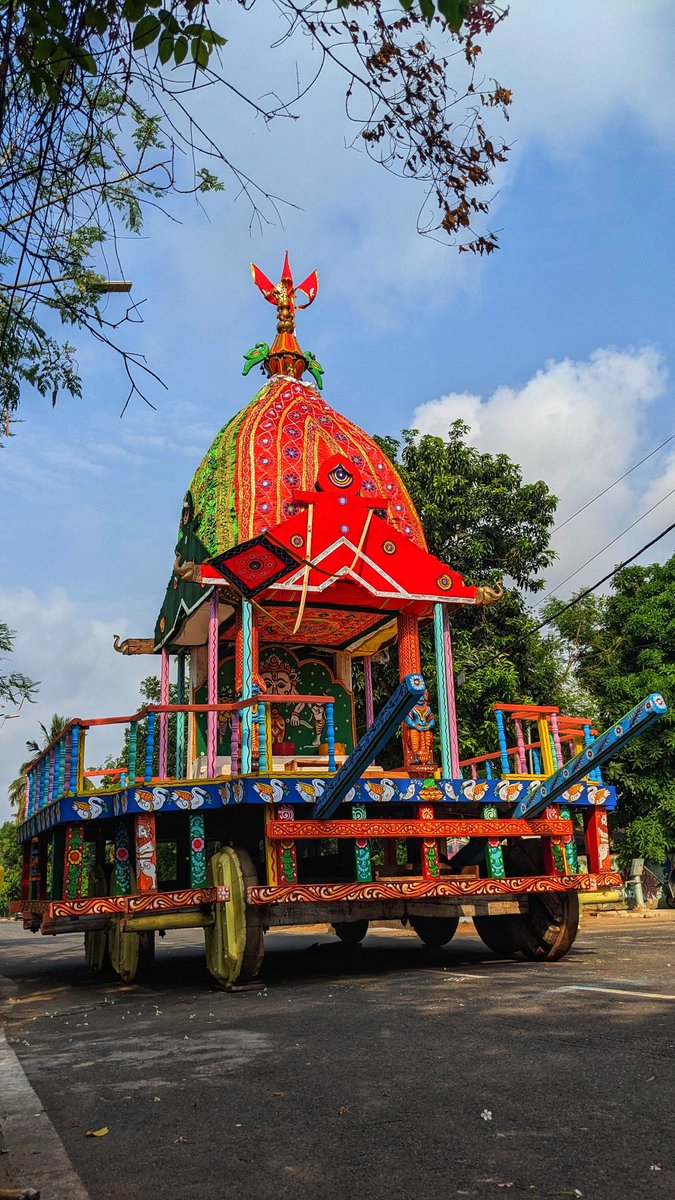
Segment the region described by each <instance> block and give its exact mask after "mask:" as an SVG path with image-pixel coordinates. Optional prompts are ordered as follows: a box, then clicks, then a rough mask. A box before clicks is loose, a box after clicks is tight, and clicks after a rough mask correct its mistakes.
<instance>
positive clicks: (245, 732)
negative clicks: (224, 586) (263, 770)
mask: <svg viewBox="0 0 675 1200" xmlns="http://www.w3.org/2000/svg"><path fill="white" fill-rule="evenodd" d="M253 640H254V634H253V605H252V604H251V602H250V600H244V599H242V601H241V626H240V637H238V638H237V643H236V645H237V647H239V648H240V649H239V653H240V656H241V662H240V664H237V663H235V675H239V670H237V667H240V672H241V691H240V697H241V699H242V700H246V699H248V697H249V696H252V695H253V675H254V663H253V649H254V647H253ZM239 737H240V744H239V755H240V761H241V773H242V775H247V774H248V773H249V772H250V771H251V768H252V765H253V712H252V710H251V708H250V707H248V708H244V709H242V712H241V720H240V726H239Z"/></svg>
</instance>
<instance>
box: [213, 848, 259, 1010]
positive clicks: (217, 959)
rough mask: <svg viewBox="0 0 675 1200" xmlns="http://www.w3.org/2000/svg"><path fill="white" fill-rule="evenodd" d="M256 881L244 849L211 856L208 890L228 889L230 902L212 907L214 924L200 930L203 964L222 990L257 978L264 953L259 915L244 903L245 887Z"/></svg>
mask: <svg viewBox="0 0 675 1200" xmlns="http://www.w3.org/2000/svg"><path fill="white" fill-rule="evenodd" d="M257 882H258V879H257V875H256V870H255V867H254V865H253V860H252V858H251V856H250V854H248V852H247V851H246V850H242V849H241V848H240V847H234V846H227V847H225V849H224V850H219V851H218V853H217V854H214V855H213V857H212V859H211V861H210V863H209V868H208V883H209V886H210V887H228V888H229V889H230V899H229V900H223V901H222V902H219V903H216V904H215V905H214V923H213V925H211V926H208V927H207V928H206V929H205V930H204V938H205V942H206V965H207V967H208V969H209V971H210V972H211V974H212V975H213V978H214V979H217V980H218V983H220V984H222V985H223V987H232V985H233V984H235V983H238V982H244V981H245V980H247V979H252V978H253V977H254V976H255V975H257V973H258V970H259V968H260V964H261V962H262V960H263V955H264V953H265V947H264V940H263V928H262V913H261V910H260V909H259V908H258V907H257V906H256V905H253V904H248V903H247V901H246V889H247V887H253V886H255V884H256V883H257Z"/></svg>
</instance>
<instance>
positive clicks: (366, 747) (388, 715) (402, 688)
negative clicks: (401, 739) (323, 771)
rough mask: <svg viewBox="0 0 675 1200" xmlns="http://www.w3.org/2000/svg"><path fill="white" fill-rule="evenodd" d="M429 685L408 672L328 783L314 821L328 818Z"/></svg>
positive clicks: (315, 810) (419, 677) (316, 808)
mask: <svg viewBox="0 0 675 1200" xmlns="http://www.w3.org/2000/svg"><path fill="white" fill-rule="evenodd" d="M426 686H427V685H426V684H425V682H424V680H423V678H422V676H421V675H406V677H405V679H403V680H402V681H401V683H399V685H398V687H397V688H396V691H395V692H393V693H392V695H391V696H390V697H389V699H388V700H387V703H386V704H385V705H384V707H383V708H382V709H380V712H379V713H378V714H377V717H376V718H375V720H374V722H373V724H372V725H371V726H370V727H369V728H368V729H367V730H366V732H365V733H364V735H363V737H362V738H360V739H359V741H358V742H357V743H356V745H355V747H354V749H353V750H352V752H351V754H350V755H349V757H348V758H347V759H346V760H345V762H344V763H343V764H342V766H341V767H340V770H339V771H338V773H337V775H335V776H334V778H333V779H331V780H330V782H329V783H328V784H327V785H326V788H325V791H324V793H323V795H322V797H321V800H320V801H319V802H318V804H317V805H316V807H315V809H314V818H315V820H319V821H325V820H327V819H328V818H329V817H332V815H333V813H334V812H335V811H336V810H337V809H338V808H339V807H340V805H341V804H342V801H343V800H344V798H345V796H346V795H347V792H348V791H349V789H350V788H352V787H353V786H354V784H355V783H356V782H357V781H358V780H359V779H360V778H361V776H362V774H363V772H364V771H365V769H366V767H369V766H370V764H371V762H372V761H373V759H374V758H375V756H376V755H377V754H379V752H380V750H381V749H382V747H383V746H386V744H387V742H388V741H390V740H391V738H392V737H393V736H394V734H395V732H396V730H397V729H398V727H399V725H400V724H401V721H402V720H403V718H404V717H406V716H407V715H408V713H409V712H410V710H411V709H412V708H414V707H415V705H416V704H419V702H420V700H422V698H423V697H424V693H425V691H426Z"/></svg>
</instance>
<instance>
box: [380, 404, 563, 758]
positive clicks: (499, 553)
mask: <svg viewBox="0 0 675 1200" xmlns="http://www.w3.org/2000/svg"><path fill="white" fill-rule="evenodd" d="M468 434H469V427H468V426H467V425H466V424H465V423H464V422H463V421H455V422H454V423H453V425H452V426H451V428H450V430H449V432H448V437H447V438H446V439H443V438H440V437H433V436H431V435H428V434H426V435H424V436H422V437H420V436H419V434H418V433H417V431H416V430H404V431H403V434H402V439H401V440H398V439H396V438H391V437H388V438H378V439H377V440H378V442H379V444H380V446H381V447H382V449H383V450H384V451H385V453H386V454H387V455H388V456H389V458H390V459H391V460H392V462H393V463H394V464H395V466H396V468H397V470H398V471H399V472H400V474H401V476H402V478H403V480H404V482H405V483H406V486H407V487H408V490H409V491H410V494H411V496H412V499H413V501H414V503H415V505H416V507H417V510H418V512H419V513H420V516H421V518H422V523H423V525H424V529H425V533H426V535H427V540H428V543H429V549H430V550H431V551H432V553H433V554H437V555H438V557H439V558H441V559H442V560H443V561H444V562H447V563H448V565H449V566H451V567H453V569H455V570H457V571H459V572H460V573H461V574H462V575H464V577H465V578H466V580H467V582H469V583H475V584H485V583H487V584H495V583H497V582H498V581H500V580H501V579H503V578H505V577H506V578H507V584H509V586H507V590H506V594H505V596H504V598H503V599H502V600H501V601H500V602H499V603H498V604H495V605H492V606H490V607H479V608H473V607H472V608H469V607H466V608H458V610H457V612H456V613H454V614H453V620H452V627H453V645H454V659H455V669H456V674H457V675H458V677H459V679H460V680H461V681H462V682H461V684H460V685H459V686H458V688H457V717H458V725H459V739H460V746H461V751H462V754H463V756H465V757H467V758H468V757H472V756H473V755H476V754H485V753H489V752H490V751H492V750H495V749H496V744H495V743H496V735H495V723H494V714H493V712H492V705H493V704H494V703H495V702H496V701H500V700H501V701H504V702H507V703H514V702H516V701H522V702H523V703H526V702H528V701H529V702H531V703H540V704H543V703H548V704H557V703H560V705H561V707H564V708H568V709H569V708H570V707H574V706H575V703H576V700H577V695H576V690H575V688H574V687H573V686H571V685H570V683H569V681H568V680H566V677H565V669H564V662H563V659H562V656H561V654H560V651H559V648H558V646H557V645H556V644H555V643H554V642H552V641H551V640H550V639H545V638H542V637H541V636H540V635H539V634H537V633H535V632H534V621H533V620H532V618H531V616H530V615H529V614H528V612H527V608H526V604H525V599H524V593H525V592H537V591H539V590H540V589H541V587H542V586H543V583H542V581H541V579H540V578H539V573H540V572H541V571H542V570H543V569H544V568H545V567H547V566H549V565H550V563H551V562H552V561H553V558H554V557H555V555H554V553H553V551H552V550H551V549H550V546H549V540H550V535H551V526H552V524H553V519H554V514H555V508H556V504H557V500H556V497H555V496H554V495H553V494H552V493H551V492H550V490H549V488H548V487H547V486H546V484H545V483H543V482H541V481H539V482H538V483H531V484H525V483H523V480H522V472H521V470H520V467H519V466H518V465H517V464H516V463H514V462H513V461H512V460H511V459H510V458H509V457H508V455H506V454H497V455H492V454H486V453H481V452H480V451H479V450H477V449H476V448H475V447H473V446H471V445H469V444H468V441H467V437H468ZM509 577H510V580H511V581H512V583H510V582H509ZM513 584H515V585H516V586H513ZM422 668H423V672H424V675H425V678H427V679H428V681H429V683H430V684H431V685H432V686H433V685H434V684H435V672H436V667H435V659H434V652H433V638H432V635H431V631H430V630H429V629H425V630H423V631H422ZM376 678H377V680H378V683H379V688H380V694H379V697H378V699H379V702H380V703H383V702H384V699H385V698H386V695H387V694H391V690H392V689H393V687H394V686H395V682H396V665H395V663H390V664H389V666H388V667H387V668H385V669H382V668H379V669H378V671H377V676H376Z"/></svg>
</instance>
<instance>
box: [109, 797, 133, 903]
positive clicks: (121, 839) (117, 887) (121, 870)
mask: <svg viewBox="0 0 675 1200" xmlns="http://www.w3.org/2000/svg"><path fill="white" fill-rule="evenodd" d="M130 893H131V866H130V863H129V828H128V825H127V820H126V818H125V817H120V818H119V820H118V821H117V823H116V825H115V869H114V873H113V895H114V896H128V895H130Z"/></svg>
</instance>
